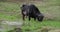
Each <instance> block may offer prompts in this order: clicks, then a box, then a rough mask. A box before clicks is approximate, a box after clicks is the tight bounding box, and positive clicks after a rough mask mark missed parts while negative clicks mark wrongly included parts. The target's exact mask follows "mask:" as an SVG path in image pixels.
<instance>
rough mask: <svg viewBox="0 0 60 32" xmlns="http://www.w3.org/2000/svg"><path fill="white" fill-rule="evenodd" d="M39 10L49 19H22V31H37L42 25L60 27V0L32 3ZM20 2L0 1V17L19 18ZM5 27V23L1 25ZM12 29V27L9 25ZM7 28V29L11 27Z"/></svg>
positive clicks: (6, 18) (3, 18)
mask: <svg viewBox="0 0 60 32" xmlns="http://www.w3.org/2000/svg"><path fill="white" fill-rule="evenodd" d="M34 4H35V5H36V6H37V7H38V8H39V10H40V11H41V12H42V13H43V14H47V13H48V15H45V16H48V17H49V18H48V17H47V19H51V18H53V19H51V20H44V21H43V22H39V21H34V20H33V19H32V20H31V21H28V20H27V19H26V21H24V25H23V26H22V27H21V28H22V30H23V32H28V31H30V32H38V31H40V29H42V27H47V26H48V27H53V28H59V29H60V21H59V20H60V0H48V1H47V0H45V1H42V2H40V3H37V4H36V3H34ZM20 6H21V3H18V4H17V3H13V2H0V19H2V20H11V21H14V20H21V19H22V16H21V10H20ZM3 26H5V27H6V29H5V31H7V30H8V28H7V27H8V26H7V25H3ZM11 28H12V29H13V28H14V27H11ZM11 28H9V29H11Z"/></svg>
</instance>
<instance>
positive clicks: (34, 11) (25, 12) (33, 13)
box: [21, 4, 44, 21]
mask: <svg viewBox="0 0 60 32" xmlns="http://www.w3.org/2000/svg"><path fill="white" fill-rule="evenodd" d="M21 10H22V16H23V20H25V19H24V18H25V16H26V17H28V18H29V21H30V19H31V18H34V20H36V19H37V20H38V21H42V20H43V18H44V15H43V14H42V13H41V12H40V11H39V9H38V8H37V7H36V6H35V5H33V4H30V5H25V4H23V5H22V7H21Z"/></svg>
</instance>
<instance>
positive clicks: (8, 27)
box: [0, 21, 23, 32]
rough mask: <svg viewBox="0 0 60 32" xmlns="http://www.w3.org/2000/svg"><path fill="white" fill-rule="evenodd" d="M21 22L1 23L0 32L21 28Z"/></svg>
mask: <svg viewBox="0 0 60 32" xmlns="http://www.w3.org/2000/svg"><path fill="white" fill-rule="evenodd" d="M22 24H23V21H1V22H0V32H6V31H7V30H11V29H13V28H15V27H21V26H22Z"/></svg>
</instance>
